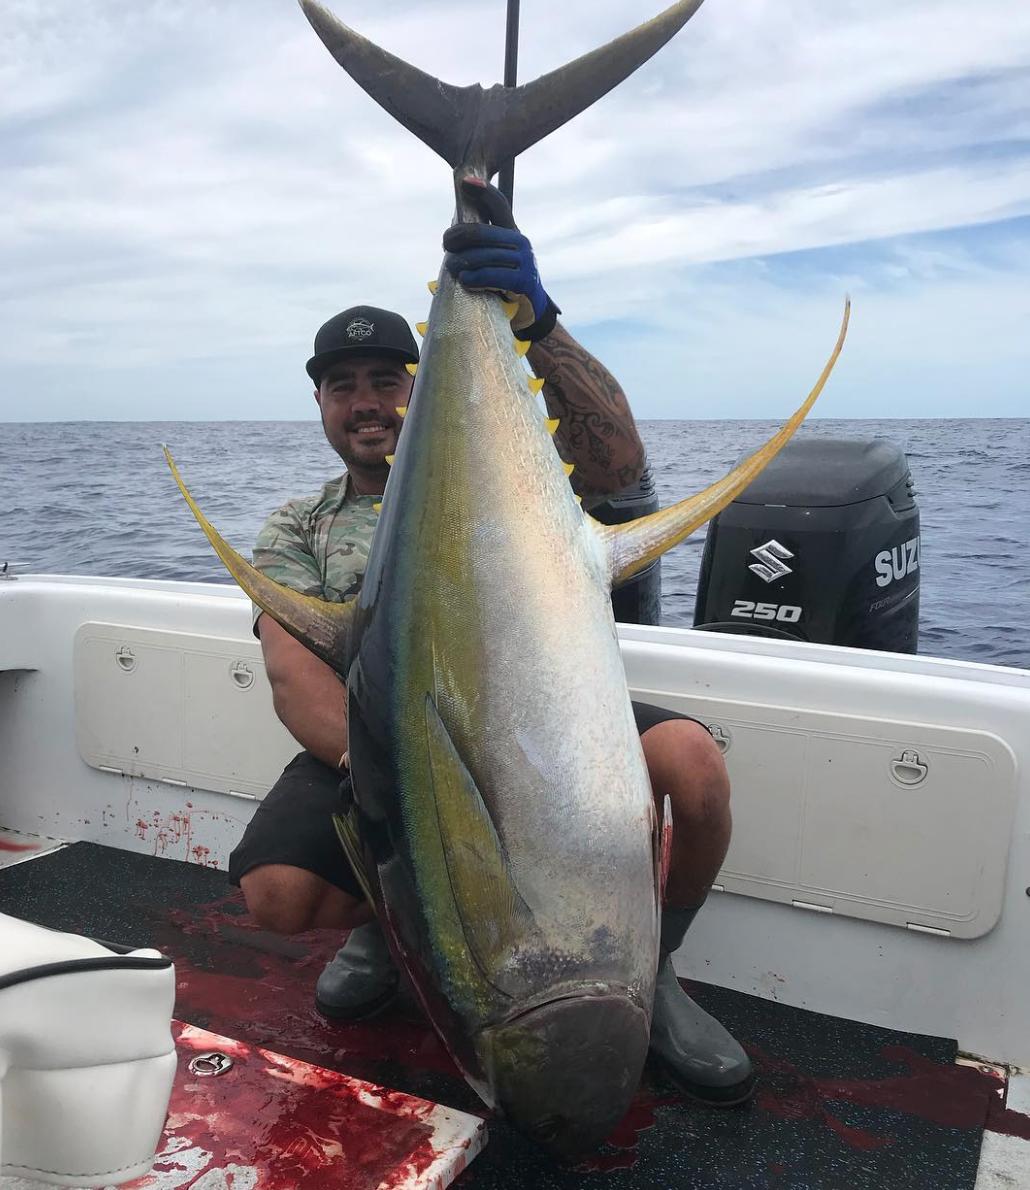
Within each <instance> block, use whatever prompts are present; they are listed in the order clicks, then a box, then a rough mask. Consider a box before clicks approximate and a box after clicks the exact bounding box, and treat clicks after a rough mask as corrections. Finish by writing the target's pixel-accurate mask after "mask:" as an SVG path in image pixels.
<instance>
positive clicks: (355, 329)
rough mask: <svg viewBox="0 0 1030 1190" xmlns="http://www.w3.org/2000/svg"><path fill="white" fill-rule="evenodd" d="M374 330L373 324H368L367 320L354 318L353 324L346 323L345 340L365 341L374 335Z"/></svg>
mask: <svg viewBox="0 0 1030 1190" xmlns="http://www.w3.org/2000/svg"><path fill="white" fill-rule="evenodd" d="M375 329H376V328H375V323H374V322H369V321H368V319H367V318H355V319H354V321H353V322H348V323H347V338H348V339H367V338H369V336H370V335H373V334H375Z"/></svg>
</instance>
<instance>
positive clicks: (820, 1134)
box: [0, 843, 1027, 1190]
mask: <svg viewBox="0 0 1030 1190" xmlns="http://www.w3.org/2000/svg"><path fill="white" fill-rule="evenodd" d="M0 911H3V912H5V913H9V914H12V915H14V916H16V917H22V918H25V919H26V920H29V921H35V922H38V923H40V924H42V925H47V926H50V927H52V928H55V929H62V930H69V931H73V932H75V933H82V934H87V935H91V936H93V937H98V938H103V939H105V940H107V941H115V942H121V943H127V944H130V945H133V946H157V947H159V948H160V949H161V950H163V951H164V952H165V953H166V954H169V955H170V956H171V957H172V958H173V959H174V960H175V964H176V971H177V988H178V1002H177V1007H176V1015H177V1016H179V1017H180V1019H183V1020H186V1021H189V1022H191V1023H193V1024H196V1025H199V1026H202V1027H203V1028H206V1029H210V1030H212V1031H214V1032H217V1033H222V1034H226V1035H228V1036H232V1037H238V1038H241V1039H243V1040H246V1041H249V1042H252V1043H255V1044H258V1045H261V1046H264V1047H266V1048H268V1049H272V1050H276V1051H278V1052H280V1053H284V1054H288V1055H290V1056H292V1057H297V1058H301V1059H303V1060H305V1061H309V1062H314V1063H316V1064H318V1065H321V1066H324V1067H327V1068H329V1069H333V1070H338V1071H342V1072H344V1073H346V1074H351V1075H354V1076H356V1077H359V1078H365V1079H370V1080H372V1081H374V1082H377V1083H382V1084H385V1085H386V1086H390V1087H394V1088H396V1089H398V1090H402V1091H407V1092H410V1093H412V1094H416V1095H423V1096H425V1097H426V1098H429V1099H434V1100H436V1101H438V1102H441V1103H445V1104H449V1105H451V1106H452V1107H456V1108H461V1109H464V1110H466V1111H473V1112H478V1113H482V1106H481V1104H480V1103H479V1101H478V1100H477V1099H476V1097H475V1095H474V1094H473V1093H472V1092H471V1091H470V1089H469V1088H468V1087H467V1086H466V1084H465V1083H464V1082H463V1081H462V1080H461V1079H460V1077H458V1075H457V1074H456V1072H455V1070H454V1067H453V1066H452V1065H451V1062H450V1060H449V1058H448V1057H447V1054H446V1053H445V1052H444V1050H443V1048H442V1046H441V1045H440V1043H439V1041H438V1040H437V1038H436V1036H435V1035H434V1034H433V1032H432V1031H431V1030H430V1029H429V1027H428V1026H427V1025H426V1024H425V1023H424V1022H423V1021H422V1019H421V1018H420V1016H419V1014H418V1012H417V1010H415V1009H414V1008H413V1007H411V1006H409V1007H408V1008H407V1009H405V1008H403V1007H402V1008H400V1009H395V1010H393V1011H392V1012H390V1013H387V1014H384V1015H382V1016H381V1017H379V1018H377V1019H376V1020H374V1021H370V1022H365V1023H362V1024H358V1025H349V1026H341V1025H332V1024H329V1023H328V1022H326V1021H324V1020H323V1019H322V1018H321V1017H320V1016H319V1015H318V1014H317V1013H316V1012H315V1010H314V1007H313V1001H312V992H313V986H314V982H315V979H316V978H317V976H318V973H319V971H321V969H322V966H323V965H324V963H325V962H326V961H327V959H328V958H329V957H331V955H332V954H333V953H334V951H335V948H336V947H337V946H338V945H339V942H340V939H339V937H338V936H335V935H332V934H331V933H329V932H327V931H319V932H312V933H311V934H308V935H304V936H303V937H300V938H293V939H283V938H279V937H276V936H274V935H271V934H268V933H265V932H264V931H261V930H258V929H257V928H255V927H254V926H253V925H252V924H251V922H250V920H249V918H248V916H247V914H246V910H245V908H244V906H243V903H242V899H241V898H240V895H239V893H238V891H236V890H233V889H231V888H230V887H229V886H228V884H227V882H226V878H225V875H224V873H221V872H217V871H212V870H210V869H206V868H202V867H198V866H196V865H188V864H183V863H179V862H178V861H174V860H166V859H157V858H152V857H149V856H141V855H134V854H130V853H128V852H124V851H118V850H115V849H112V848H107V847H99V846H96V845H94V844H88V843H77V844H74V845H73V846H70V847H66V848H64V849H62V850H61V851H58V852H55V853H53V854H51V855H47V856H44V857H42V858H40V859H36V860H32V861H30V862H27V863H23V864H20V865H18V866H16V867H12V868H7V869H3V870H0ZM688 986H689V987H690V990H691V992H692V994H694V995H695V997H696V998H697V999H698V1000H699V1001H700V1002H701V1003H702V1004H703V1005H704V1006H705V1007H706V1008H707V1009H708V1010H709V1011H711V1012H713V1013H715V1014H716V1015H717V1016H718V1017H719V1018H720V1019H721V1020H722V1021H723V1022H724V1023H725V1024H726V1025H727V1027H728V1028H729V1029H730V1030H731V1031H732V1032H733V1033H734V1034H735V1036H737V1037H738V1038H739V1039H740V1040H741V1042H742V1043H743V1044H744V1045H745V1047H746V1048H747V1049H748V1051H749V1053H750V1054H751V1055H752V1057H753V1059H754V1061H755V1065H756V1068H757V1071H758V1075H759V1079H760V1084H759V1090H758V1092H757V1094H756V1096H755V1100H754V1102H753V1103H751V1104H750V1105H748V1106H747V1107H744V1108H737V1109H731V1110H723V1111H720V1110H715V1109H710V1108H704V1107H701V1106H698V1105H695V1104H691V1103H688V1102H686V1101H684V1100H683V1099H681V1098H680V1097H679V1096H677V1095H676V1094H675V1093H673V1092H671V1091H670V1089H669V1088H668V1087H667V1086H665V1085H663V1083H662V1082H661V1080H660V1079H659V1078H658V1076H656V1075H651V1074H647V1075H645V1081H644V1085H643V1086H642V1087H641V1090H640V1092H639V1094H638V1096H637V1099H636V1101H635V1102H634V1104H633V1107H632V1109H631V1111H630V1113H629V1115H628V1116H627V1118H626V1120H625V1121H624V1122H623V1123H622V1125H621V1126H620V1128H619V1129H618V1130H617V1132H616V1133H615V1134H614V1136H613V1137H612V1142H611V1143H609V1144H608V1145H606V1146H605V1147H604V1149H603V1150H602V1151H601V1152H599V1153H598V1154H597V1155H596V1156H595V1157H593V1158H592V1159H590V1160H588V1161H586V1162H585V1163H584V1164H583V1165H582V1166H580V1167H577V1168H575V1169H569V1168H562V1167H559V1166H556V1165H555V1164H553V1163H552V1162H551V1161H549V1160H548V1159H547V1158H545V1157H544V1156H542V1155H541V1154H540V1153H539V1152H538V1151H536V1150H535V1149H534V1148H533V1146H531V1145H530V1144H529V1143H528V1142H526V1141H525V1140H523V1139H522V1138H521V1137H520V1136H518V1135H517V1134H516V1133H514V1132H513V1131H512V1130H511V1129H510V1128H509V1127H507V1126H506V1125H505V1124H504V1122H503V1121H499V1120H493V1121H491V1124H490V1142H489V1144H488V1145H487V1147H486V1149H485V1150H484V1152H483V1153H482V1154H481V1155H480V1156H479V1157H478V1158H477V1159H476V1161H475V1162H474V1163H473V1164H472V1165H471V1166H470V1168H469V1169H468V1170H467V1171H466V1172H465V1173H464V1174H463V1175H462V1176H461V1177H460V1178H459V1181H458V1183H456V1184H457V1185H459V1186H461V1187H463V1188H465V1190H511V1188H516V1187H518V1188H520V1190H521V1188H526V1190H565V1188H567V1187H580V1186H603V1187H605V1190H607V1188H608V1187H611V1188H612V1190H637V1188H643V1187H648V1188H657V1187H662V1188H669V1190H673V1188H675V1190H687V1188H693V1187H706V1188H707V1187H725V1188H727V1190H730V1188H732V1190H738V1188H745V1187H746V1188H748V1190H752V1188H753V1190H781V1188H782V1190H802V1188H804V1190H824V1188H825V1190H837V1188H840V1190H865V1188H869V1190H882V1188H884V1187H891V1188H892V1190H904V1188H906V1187H912V1188H914V1190H915V1188H918V1190H925V1188H926V1187H933V1188H934V1190H966V1188H970V1187H972V1186H973V1185H974V1183H975V1180H976V1169H977V1163H978V1158H979V1151H980V1140H981V1136H982V1133H983V1128H984V1125H985V1122H986V1121H987V1119H988V1116H990V1126H991V1127H995V1128H998V1129H999V1130H1002V1131H1007V1132H1016V1133H1017V1134H1025V1130H1026V1123H1027V1121H1026V1117H1022V1116H1016V1114H1015V1113H1011V1112H1008V1111H1005V1110H1004V1108H1003V1105H1002V1103H1001V1099H1000V1096H999V1083H998V1082H997V1081H996V1080H995V1079H993V1078H991V1077H989V1076H988V1075H986V1074H984V1073H982V1072H981V1071H979V1070H977V1069H973V1068H970V1067H959V1066H955V1065H954V1059H955V1054H956V1047H955V1043H954V1042H952V1041H946V1040H942V1039H940V1038H932V1037H924V1036H919V1035H917V1034H909V1033H898V1032H895V1031H893V1030H890V1029H880V1028H875V1027H872V1026H869V1025H861V1024H857V1023H854V1022H852V1021H845V1020H841V1019H838V1018H834V1017H827V1016H823V1015H820V1014H818V1013H812V1012H806V1011H803V1010H801V1009H795V1008H789V1007H786V1006H784V1005H780V1004H775V1003H770V1002H769V1001H766V1000H761V999H758V998H756V997H753V996H746V995H743V994H741V993H737V992H729V991H726V990H723V989H719V988H713V987H708V986H705V985H702V984H689V985H688Z"/></svg>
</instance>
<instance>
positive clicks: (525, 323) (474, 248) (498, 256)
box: [443, 178, 561, 343]
mask: <svg viewBox="0 0 1030 1190" xmlns="http://www.w3.org/2000/svg"><path fill="white" fill-rule="evenodd" d="M461 189H462V194H463V195H464V197H465V198H466V199H467V200H468V201H469V202H470V203H472V204H473V206H475V208H476V210H477V211H478V212H479V214H480V215H481V216H482V217H483V219H485V220H486V222H485V223H456V224H455V225H454V226H453V227H449V228H448V229H447V230H446V231H445V232H444V234H443V247H444V252H445V253H446V255H445V256H444V258H443V263H444V266H445V267H446V269H447V271H448V272H449V273H450V274H451V276H452V277H454V278H455V279H456V280H458V281H460V282H461V284H462V285H464V286H465V288H466V289H490V290H494V291H496V292H498V293H501V294H503V295H504V296H505V298H506V299H507V300H508V301H515V302H518V305H519V308H518V311H517V312H516V314H515V316H514V317H513V318H512V328H513V329H514V331H515V332H516V334H517V336H518V338H520V339H522V340H528V341H529V342H530V343H535V342H536V341H537V340H538V339H543V338H544V337H545V336H546V335H549V334H550V333H551V331H553V330H554V324H555V322H556V321H557V320H558V315H559V314H560V313H561V311H560V310H559V309H558V307H557V306H556V305H555V304H554V302H552V301H551V299H550V298H549V297H548V296H547V291H546V290H545V289H544V287H543V285H541V283H540V275H539V273H538V272H537V271H536V259H535V257H534V256H533V247H532V245H531V244H530V242H529V240H527V239H526V237H525V236H524V235H523V234H522V233H521V232H520V231H519V229H518V228H517V227H516V226H515V220H514V219H513V218H512V214H511V207H509V206H508V200H507V199H506V198H505V197H504V195H503V194H502V193H501V192H500V190H498V189H497V187H496V186H491V185H490V184H489V183H488V182H483V181H480V179H479V178H464V179H463V180H462V183H461Z"/></svg>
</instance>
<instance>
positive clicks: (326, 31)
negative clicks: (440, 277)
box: [300, 0, 701, 174]
mask: <svg viewBox="0 0 1030 1190" xmlns="http://www.w3.org/2000/svg"><path fill="white" fill-rule="evenodd" d="M300 5H301V8H303V10H304V15H305V16H306V17H307V18H308V20H309V21H310V22H311V25H312V27H313V28H314V30H315V32H316V33H317V34H318V36H319V37H320V38H321V39H322V41H323V43H324V44H325V47H326V49H328V50H329V52H330V53H331V54H332V56H333V57H334V58H335V59H336V61H337V62H339V64H340V65H341V66H342V67H343V68H344V70H346V71H347V73H348V74H349V75H350V76H351V78H352V79H354V81H355V82H356V83H357V84H358V85H359V86H361V87H363V88H364V89H365V90H366V91H367V92H368V94H369V95H371V96H372V98H373V99H374V100H375V101H376V103H378V104H380V105H381V106H382V107H384V108H385V109H386V110H387V111H388V112H389V113H390V115H391V116H393V117H394V119H395V120H398V121H399V122H400V123H401V124H403V125H404V127H405V128H407V129H408V130H409V131H411V132H413V133H414V134H415V135H416V136H417V137H418V138H419V139H420V140H423V141H425V143H426V144H427V145H429V147H430V148H431V149H433V150H435V151H436V152H437V153H439V154H440V156H441V157H443V158H444V160H445V161H447V162H448V163H449V164H450V165H452V166H455V167H457V166H459V165H467V166H472V165H477V166H483V167H485V169H486V172H487V174H493V173H496V172H497V170H498V169H499V168H500V167H501V165H502V164H503V163H504V162H505V161H508V160H510V159H511V158H513V157H515V156H516V155H517V154H519V153H521V152H523V150H525V149H528V148H529V146H530V145H533V144H536V142H537V141H538V140H541V139H542V138H543V137H545V136H547V135H548V133H551V132H553V131H554V130H555V129H556V128H560V127H561V126H562V124H564V123H565V122H566V121H567V120H571V119H572V117H573V116H575V115H577V114H578V113H579V112H581V111H583V110H584V108H587V107H589V106H590V105H591V104H592V103H593V102H594V101H595V100H596V99H600V98H601V96H602V95H606V94H607V93H608V92H609V91H610V90H611V89H612V88H613V87H615V86H618V84H619V83H621V82H622V80H623V79H624V78H626V77H627V76H628V75H630V74H632V73H633V71H634V70H636V68H637V67H638V66H641V65H643V63H644V62H646V61H647V60H648V58H650V57H651V56H652V55H653V54H655V53H657V51H658V50H660V49H661V48H662V46H663V45H664V44H665V43H666V42H667V41H668V40H669V38H670V37H672V36H673V35H674V34H675V33H677V32H678V31H679V30H680V29H681V28H682V27H683V25H685V24H686V22H687V21H688V20H689V19H690V17H692V16H693V15H694V13H695V12H696V11H697V10H698V9H699V8H700V7H701V0H678V3H676V4H673V5H671V6H670V7H669V8H667V9H666V10H665V11H664V12H662V13H660V14H659V15H658V16H656V17H654V18H653V19H652V20H650V21H645V22H644V24H642V25H640V26H638V27H637V28H636V29H634V30H632V31H631V32H629V33H625V34H623V36H622V37H618V38H616V39H615V41H613V42H610V43H609V44H608V45H606V46H602V47H601V48H600V49H596V50H593V51H592V52H591V53H589V54H584V55H583V57H581V58H577V59H576V60H575V61H574V62H570V63H568V65H566V66H562V67H560V68H559V69H558V70H555V71H552V72H551V73H550V74H545V75H543V76H542V77H541V78H538V79H536V80H535V81H534V82H531V83H526V84H525V85H523V86H521V87H509V88H505V87H500V86H495V87H491V88H489V89H488V90H485V91H484V90H483V88H482V87H480V86H479V85H478V84H477V85H475V86H472V87H455V86H453V85H451V84H449V83H444V82H441V81H440V80H439V79H436V78H433V76H432V75H430V74H426V73H424V72H423V71H421V70H418V69H417V68H416V67H414V66H410V65H409V64H408V63H407V62H404V61H402V60H401V59H400V58H396V57H394V55H393V54H388V53H387V52H386V51H385V50H381V49H380V48H379V47H378V46H377V45H375V44H373V43H372V42H371V41H368V40H367V39H366V38H364V37H362V36H361V35H360V34H358V33H355V32H354V30H353V29H349V28H348V27H347V26H346V25H344V24H343V23H342V22H341V21H338V20H337V19H336V17H334V16H333V15H332V13H330V12H327V11H326V10H325V9H324V8H323V7H322V6H321V5H320V4H318V3H316V2H315V0H300Z"/></svg>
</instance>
